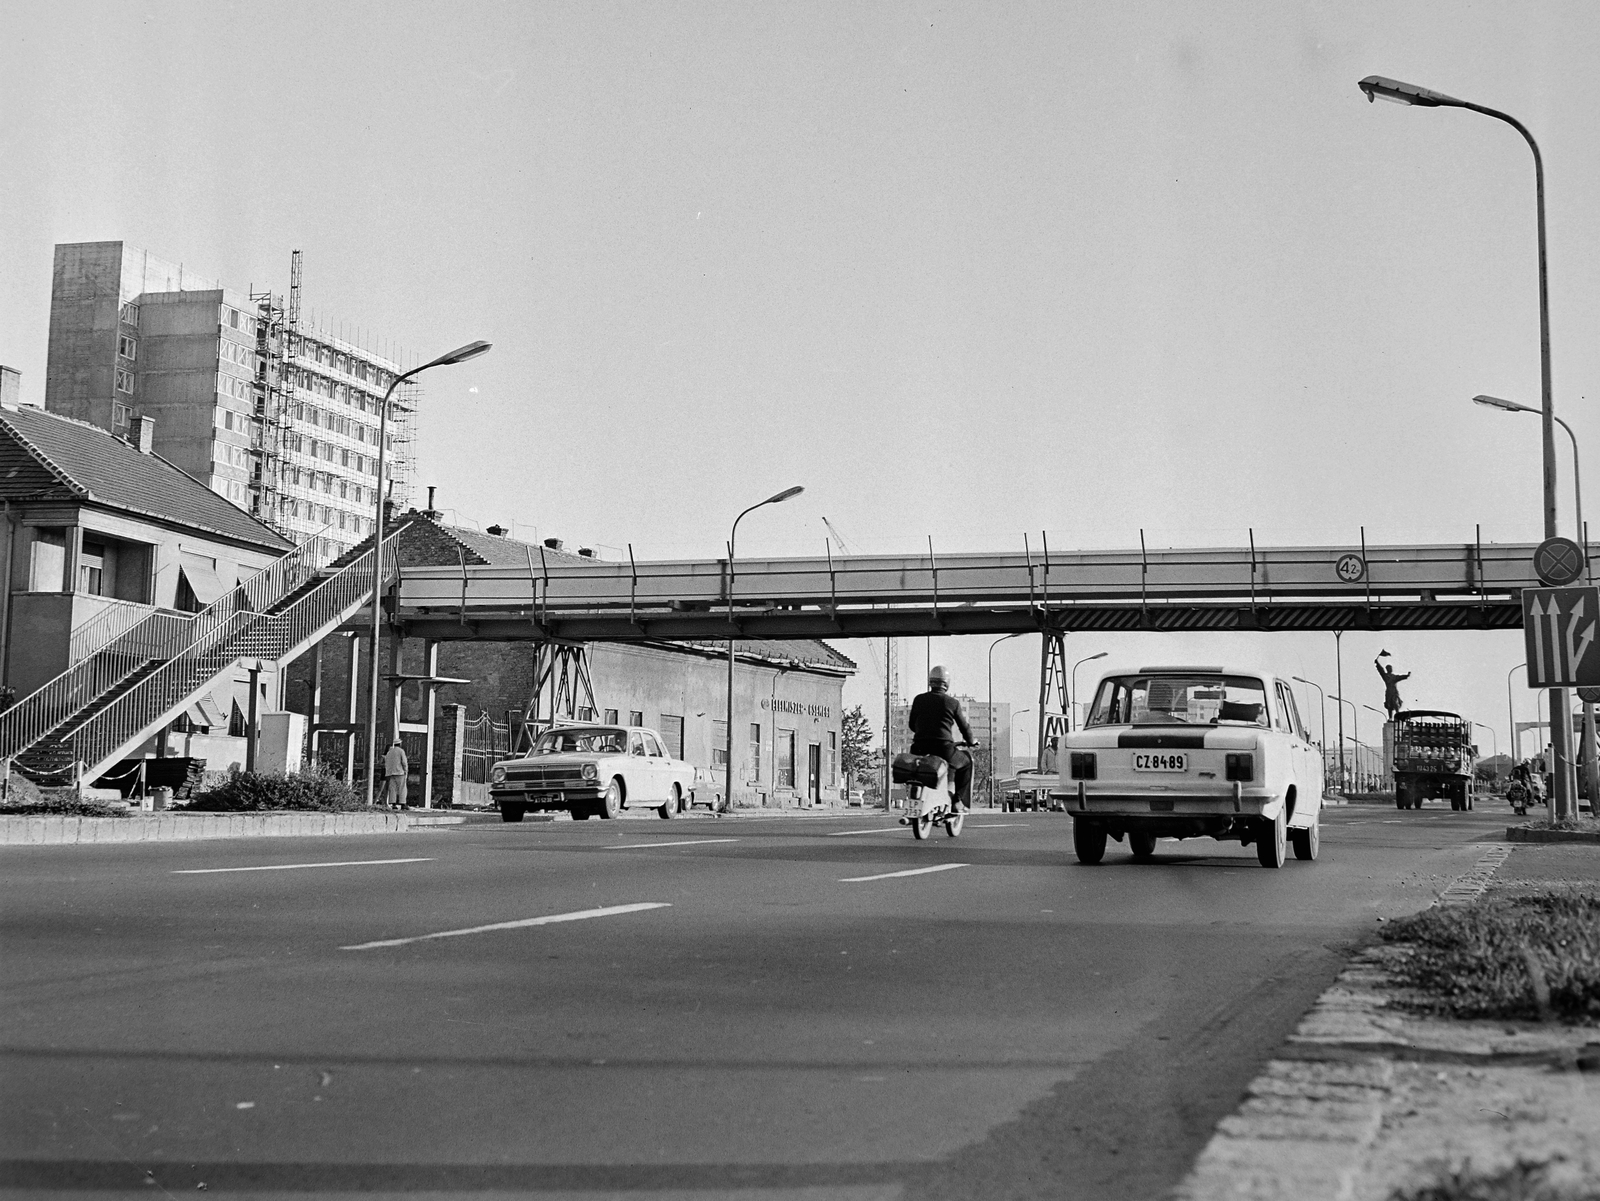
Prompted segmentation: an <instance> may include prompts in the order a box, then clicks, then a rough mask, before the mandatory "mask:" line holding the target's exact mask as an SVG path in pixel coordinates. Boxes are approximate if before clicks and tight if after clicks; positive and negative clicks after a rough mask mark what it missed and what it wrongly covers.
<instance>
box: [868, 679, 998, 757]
mask: <svg viewBox="0 0 1600 1201" xmlns="http://www.w3.org/2000/svg"><path fill="white" fill-rule="evenodd" d="M956 700H958V701H960V702H961V711H962V712H963V713H965V714H966V715H967V724H968V725H969V726H971V727H972V737H973V740H974V741H975V742H976V743H977V744H978V746H979V747H981V748H982V749H983V750H985V751H987V750H988V749H989V735H990V731H991V729H992V730H993V732H994V761H995V762H996V763H997V764H999V774H1000V775H1002V776H1005V775H1010V774H1011V703H1010V702H1009V701H996V702H994V704H993V705H991V704H989V702H987V701H980V700H978V699H977V698H976V697H970V696H958V697H956ZM910 717H911V702H909V701H896V702H894V704H892V705H891V706H890V707H889V753H890V754H892V755H899V754H902V753H904V752H905V751H909V750H910V749H911V731H910V730H909V729H908V728H907V723H908V721H909V719H910Z"/></svg>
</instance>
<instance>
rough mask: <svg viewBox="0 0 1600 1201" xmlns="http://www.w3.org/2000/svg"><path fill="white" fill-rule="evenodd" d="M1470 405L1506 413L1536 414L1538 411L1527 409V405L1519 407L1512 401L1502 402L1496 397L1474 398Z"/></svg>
mask: <svg viewBox="0 0 1600 1201" xmlns="http://www.w3.org/2000/svg"><path fill="white" fill-rule="evenodd" d="M1472 403H1473V404H1475V405H1483V406H1484V407H1485V408H1490V409H1504V410H1505V411H1506V412H1507V413H1537V412H1538V411H1539V410H1538V409H1534V408H1529V407H1528V406H1527V405H1519V404H1518V403H1517V402H1516V401H1514V400H1502V399H1501V398H1500V397H1498V396H1474V397H1473V398H1472Z"/></svg>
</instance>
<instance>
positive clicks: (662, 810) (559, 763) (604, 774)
mask: <svg viewBox="0 0 1600 1201" xmlns="http://www.w3.org/2000/svg"><path fill="white" fill-rule="evenodd" d="M693 788H694V767H693V766H692V765H690V764H688V763H686V762H684V761H683V760H682V759H674V758H673V757H672V756H671V755H669V754H667V752H666V751H665V749H663V745H662V742H661V736H660V735H659V734H657V733H656V732H655V731H654V730H647V729H645V728H644V727H643V726H594V725H582V726H556V727H555V728H553V729H550V730H546V731H545V732H544V733H543V734H541V735H539V740H538V741H537V742H535V743H534V745H533V750H532V751H531V752H529V753H528V754H527V755H524V756H522V757H521V758H517V759H506V760H503V761H501V762H500V763H496V764H495V765H494V766H493V767H492V768H490V769H489V795H490V797H492V798H493V800H494V803H495V805H496V806H498V808H499V810H500V816H501V818H502V819H503V820H505V821H508V822H519V821H521V820H522V816H523V814H524V813H526V812H527V811H528V810H529V809H565V810H567V811H568V812H569V813H571V814H572V816H573V818H574V819H575V820H577V821H585V820H587V819H588V818H589V816H590V815H591V814H592V815H594V816H595V817H601V818H611V817H616V816H617V814H618V813H620V812H621V811H622V810H624V809H654V810H655V811H656V812H657V813H659V814H660V815H661V816H662V817H676V816H677V815H678V814H679V813H682V812H683V810H684V806H685V800H684V798H685V797H687V796H689V795H690V792H691V790H692V789H693Z"/></svg>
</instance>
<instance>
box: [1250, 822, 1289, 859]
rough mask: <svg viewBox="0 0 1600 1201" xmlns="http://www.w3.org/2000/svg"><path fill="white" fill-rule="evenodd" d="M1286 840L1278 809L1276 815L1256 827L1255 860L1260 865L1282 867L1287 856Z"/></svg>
mask: <svg viewBox="0 0 1600 1201" xmlns="http://www.w3.org/2000/svg"><path fill="white" fill-rule="evenodd" d="M1288 842H1289V840H1288V837H1287V834H1286V831H1285V828H1284V821H1283V810H1281V809H1280V810H1279V811H1278V816H1277V817H1275V818H1273V819H1272V820H1271V821H1263V822H1262V823H1261V824H1260V825H1259V826H1257V827H1256V862H1257V863H1259V864H1261V866H1262V867H1282V866H1283V861H1284V859H1285V858H1286V857H1287V856H1288V851H1289V846H1288Z"/></svg>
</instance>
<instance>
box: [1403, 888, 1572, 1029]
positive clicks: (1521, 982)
mask: <svg viewBox="0 0 1600 1201" xmlns="http://www.w3.org/2000/svg"><path fill="white" fill-rule="evenodd" d="M1383 937H1384V939H1385V940H1386V941H1389V942H1402V943H1411V944H1412V945H1413V948H1414V949H1413V952H1412V954H1411V955H1410V956H1408V957H1407V958H1406V959H1405V960H1404V961H1403V962H1402V963H1400V964H1397V965H1396V967H1395V969H1394V971H1395V975H1396V976H1397V977H1398V978H1399V980H1400V981H1401V982H1402V983H1404V984H1407V985H1410V986H1411V987H1413V988H1417V989H1419V990H1421V991H1422V992H1424V993H1426V994H1428V997H1429V1001H1428V1002H1427V1004H1426V1007H1427V1008H1429V1009H1431V1010H1432V1011H1434V1012H1438V1013H1446V1014H1449V1015H1450V1016H1452V1017H1457V1018H1496V1019H1506V1018H1509V1019H1523V1020H1529V1021H1540V1020H1545V1019H1547V1018H1550V1017H1555V1018H1559V1019H1561V1020H1563V1021H1569V1022H1600V896H1597V895H1595V894H1592V893H1587V892H1582V891H1578V890H1571V891H1564V892H1552V893H1544V894H1540V895H1535V896H1526V897H1512V898H1508V899H1506V900H1502V901H1490V902H1487V903H1481V904H1477V905H1462V906H1459V907H1453V908H1450V909H1428V910H1425V911H1423V912H1422V913H1418V914H1415V915H1413V916H1411V917H1408V918H1401V919H1400V920H1399V921H1396V922H1392V923H1390V924H1389V925H1388V926H1387V927H1386V928H1385V930H1384V933H1383Z"/></svg>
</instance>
